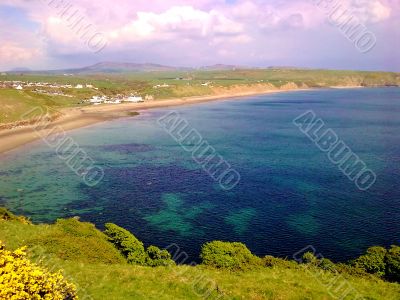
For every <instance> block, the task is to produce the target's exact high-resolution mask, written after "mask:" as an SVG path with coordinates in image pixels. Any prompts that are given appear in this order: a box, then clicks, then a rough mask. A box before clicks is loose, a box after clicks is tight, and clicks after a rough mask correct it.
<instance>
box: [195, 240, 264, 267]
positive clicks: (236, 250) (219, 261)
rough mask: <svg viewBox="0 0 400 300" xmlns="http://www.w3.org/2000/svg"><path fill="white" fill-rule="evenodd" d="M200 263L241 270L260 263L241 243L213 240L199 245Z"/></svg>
mask: <svg viewBox="0 0 400 300" xmlns="http://www.w3.org/2000/svg"><path fill="white" fill-rule="evenodd" d="M200 258H201V259H202V263H203V264H204V265H207V266H212V267H215V268H223V269H231V270H243V269H248V268H250V267H252V266H255V265H259V264H260V263H261V261H260V258H258V257H257V256H254V255H253V254H252V253H251V251H250V250H249V249H248V248H247V247H246V245H244V244H242V243H230V242H221V241H214V242H210V243H206V244H204V245H203V246H202V247H201V253H200Z"/></svg>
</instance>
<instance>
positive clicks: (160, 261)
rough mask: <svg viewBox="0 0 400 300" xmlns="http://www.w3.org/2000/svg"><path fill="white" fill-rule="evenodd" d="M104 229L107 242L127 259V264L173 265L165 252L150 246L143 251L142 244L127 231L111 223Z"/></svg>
mask: <svg viewBox="0 0 400 300" xmlns="http://www.w3.org/2000/svg"><path fill="white" fill-rule="evenodd" d="M105 227H106V230H105V231H104V233H105V234H106V235H107V236H108V239H109V241H110V242H111V243H113V244H114V245H115V247H116V248H117V249H118V250H119V251H120V252H121V253H122V254H123V255H124V256H125V257H126V258H127V260H128V263H130V264H133V265H141V266H150V267H157V266H169V265H174V264H175V262H174V261H173V260H172V259H171V255H170V254H169V252H168V251H167V250H161V249H160V248H158V247H156V246H150V247H148V248H147V250H146V251H145V248H144V246H143V243H142V242H141V241H139V240H138V239H137V238H136V237H135V236H134V235H133V234H132V233H130V232H129V231H128V230H126V229H124V228H122V227H119V226H117V225H115V224H112V223H107V224H106V225H105Z"/></svg>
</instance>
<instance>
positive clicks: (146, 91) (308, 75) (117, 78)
mask: <svg viewBox="0 0 400 300" xmlns="http://www.w3.org/2000/svg"><path fill="white" fill-rule="evenodd" d="M176 78H190V79H191V80H176ZM0 80H2V81H7V80H19V81H30V82H39V81H41V82H49V83H59V84H71V85H76V84H78V83H81V84H89V83H90V84H93V85H94V86H95V87H97V88H99V90H98V91H95V90H91V89H61V91H62V92H64V93H65V94H68V95H71V96H73V98H68V97H62V96H48V95H41V94H37V93H33V92H32V91H29V90H23V91H17V90H12V89H11V90H10V89H0V123H8V122H14V121H18V120H20V118H21V116H22V115H23V114H24V113H25V112H26V111H29V110H30V109H32V108H33V107H36V106H39V107H48V108H51V109H55V110H58V109H61V108H64V107H71V106H79V105H82V104H79V103H80V102H81V101H82V100H85V99H89V98H91V97H92V96H94V95H99V94H100V95H108V96H113V95H117V94H125V95H129V94H131V93H134V94H139V95H141V96H143V97H144V96H145V95H153V96H154V97H155V98H156V99H170V98H178V97H192V96H205V95H212V94H213V93H214V91H213V88H212V87H210V86H202V85H201V84H202V83H205V82H212V86H213V87H216V88H230V87H233V86H235V87H237V86H251V85H255V84H272V85H273V86H275V87H278V88H279V87H281V86H283V85H285V84H287V83H295V84H297V85H298V86H303V84H305V85H307V86H308V87H330V86H340V85H361V84H362V85H366V86H384V85H399V86H400V74H399V73H389V72H360V71H330V70H300V69H249V70H246V69H244V70H230V71H190V72H187V71H185V72H183V71H182V72H134V73H117V74H108V73H100V74H93V75H79V76H60V75H42V74H40V75H35V74H28V75H17V74H13V75H7V76H1V77H0ZM163 83H166V84H168V85H170V87H168V88H154V86H155V85H158V84H163Z"/></svg>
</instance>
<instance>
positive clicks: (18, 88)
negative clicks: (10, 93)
mask: <svg viewBox="0 0 400 300" xmlns="http://www.w3.org/2000/svg"><path fill="white" fill-rule="evenodd" d="M15 89H16V90H23V88H22V86H21V85H20V84H19V85H18V86H17V87H16V88H15Z"/></svg>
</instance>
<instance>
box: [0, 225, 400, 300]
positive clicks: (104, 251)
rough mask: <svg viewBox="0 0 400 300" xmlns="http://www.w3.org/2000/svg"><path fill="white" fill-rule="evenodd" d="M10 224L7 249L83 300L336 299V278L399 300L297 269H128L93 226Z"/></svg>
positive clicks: (372, 281) (0, 236)
mask: <svg viewBox="0 0 400 300" xmlns="http://www.w3.org/2000/svg"><path fill="white" fill-rule="evenodd" d="M7 219H8V220H0V240H2V241H3V242H4V243H5V244H6V247H7V248H8V249H10V250H14V249H16V248H18V247H21V246H23V245H28V246H29V249H30V250H29V255H30V257H31V259H32V260H34V261H35V262H37V263H40V264H41V265H43V266H46V267H47V268H48V269H51V270H59V269H61V270H63V273H64V274H65V276H66V278H67V279H68V280H69V281H71V282H73V283H75V284H76V285H77V286H78V294H79V296H80V298H81V299H90V298H88V296H89V295H90V296H91V297H92V298H93V299H110V300H114V299H115V300H119V299H121V300H122V299H205V298H206V297H205V296H206V295H211V296H212V297H211V296H210V298H208V299H298V300H300V299H332V296H331V294H330V290H329V288H328V287H327V284H326V283H327V282H331V281H333V280H334V279H335V278H336V279H338V278H339V281H337V282H338V283H341V282H345V283H348V284H350V285H351V287H353V288H354V289H355V290H357V291H358V292H359V293H360V294H361V295H363V296H364V298H365V299H385V300H386V299H388V300H391V299H393V300H394V299H399V298H400V285H399V284H395V283H388V282H384V281H382V280H380V279H378V278H375V277H372V276H371V277H356V276H351V275H345V277H337V276H336V275H334V274H333V273H330V272H325V271H321V270H320V269H318V270H317V269H312V268H311V269H306V267H305V266H303V265H296V264H287V265H284V264H283V265H276V266H274V267H270V268H261V267H260V268H257V269H253V270H249V271H241V272H230V271H226V270H218V269H213V268H207V267H205V266H201V265H200V266H195V267H193V266H174V267H157V268H150V267H140V266H133V265H128V264H127V263H126V262H125V260H124V258H123V257H122V256H121V255H120V253H119V252H118V251H117V250H116V249H115V248H114V247H113V246H112V244H111V243H109V242H108V241H107V239H106V237H105V235H104V234H103V233H101V232H100V231H98V230H97V229H96V228H95V227H94V225H92V224H90V223H83V222H79V221H78V220H77V219H68V220H59V221H57V222H56V223H55V224H52V225H45V224H42V225H31V224H24V223H23V222H21V221H20V220H18V219H14V218H7ZM25 223H26V222H25ZM321 272H322V273H321ZM321 280H323V282H322V281H321ZM324 283H325V284H324ZM332 291H333V289H332V288H331V292H332ZM353 296H354V295H353ZM219 297H220V298H219ZM345 299H352V298H351V297H350V296H349V297H347V298H345Z"/></svg>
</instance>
